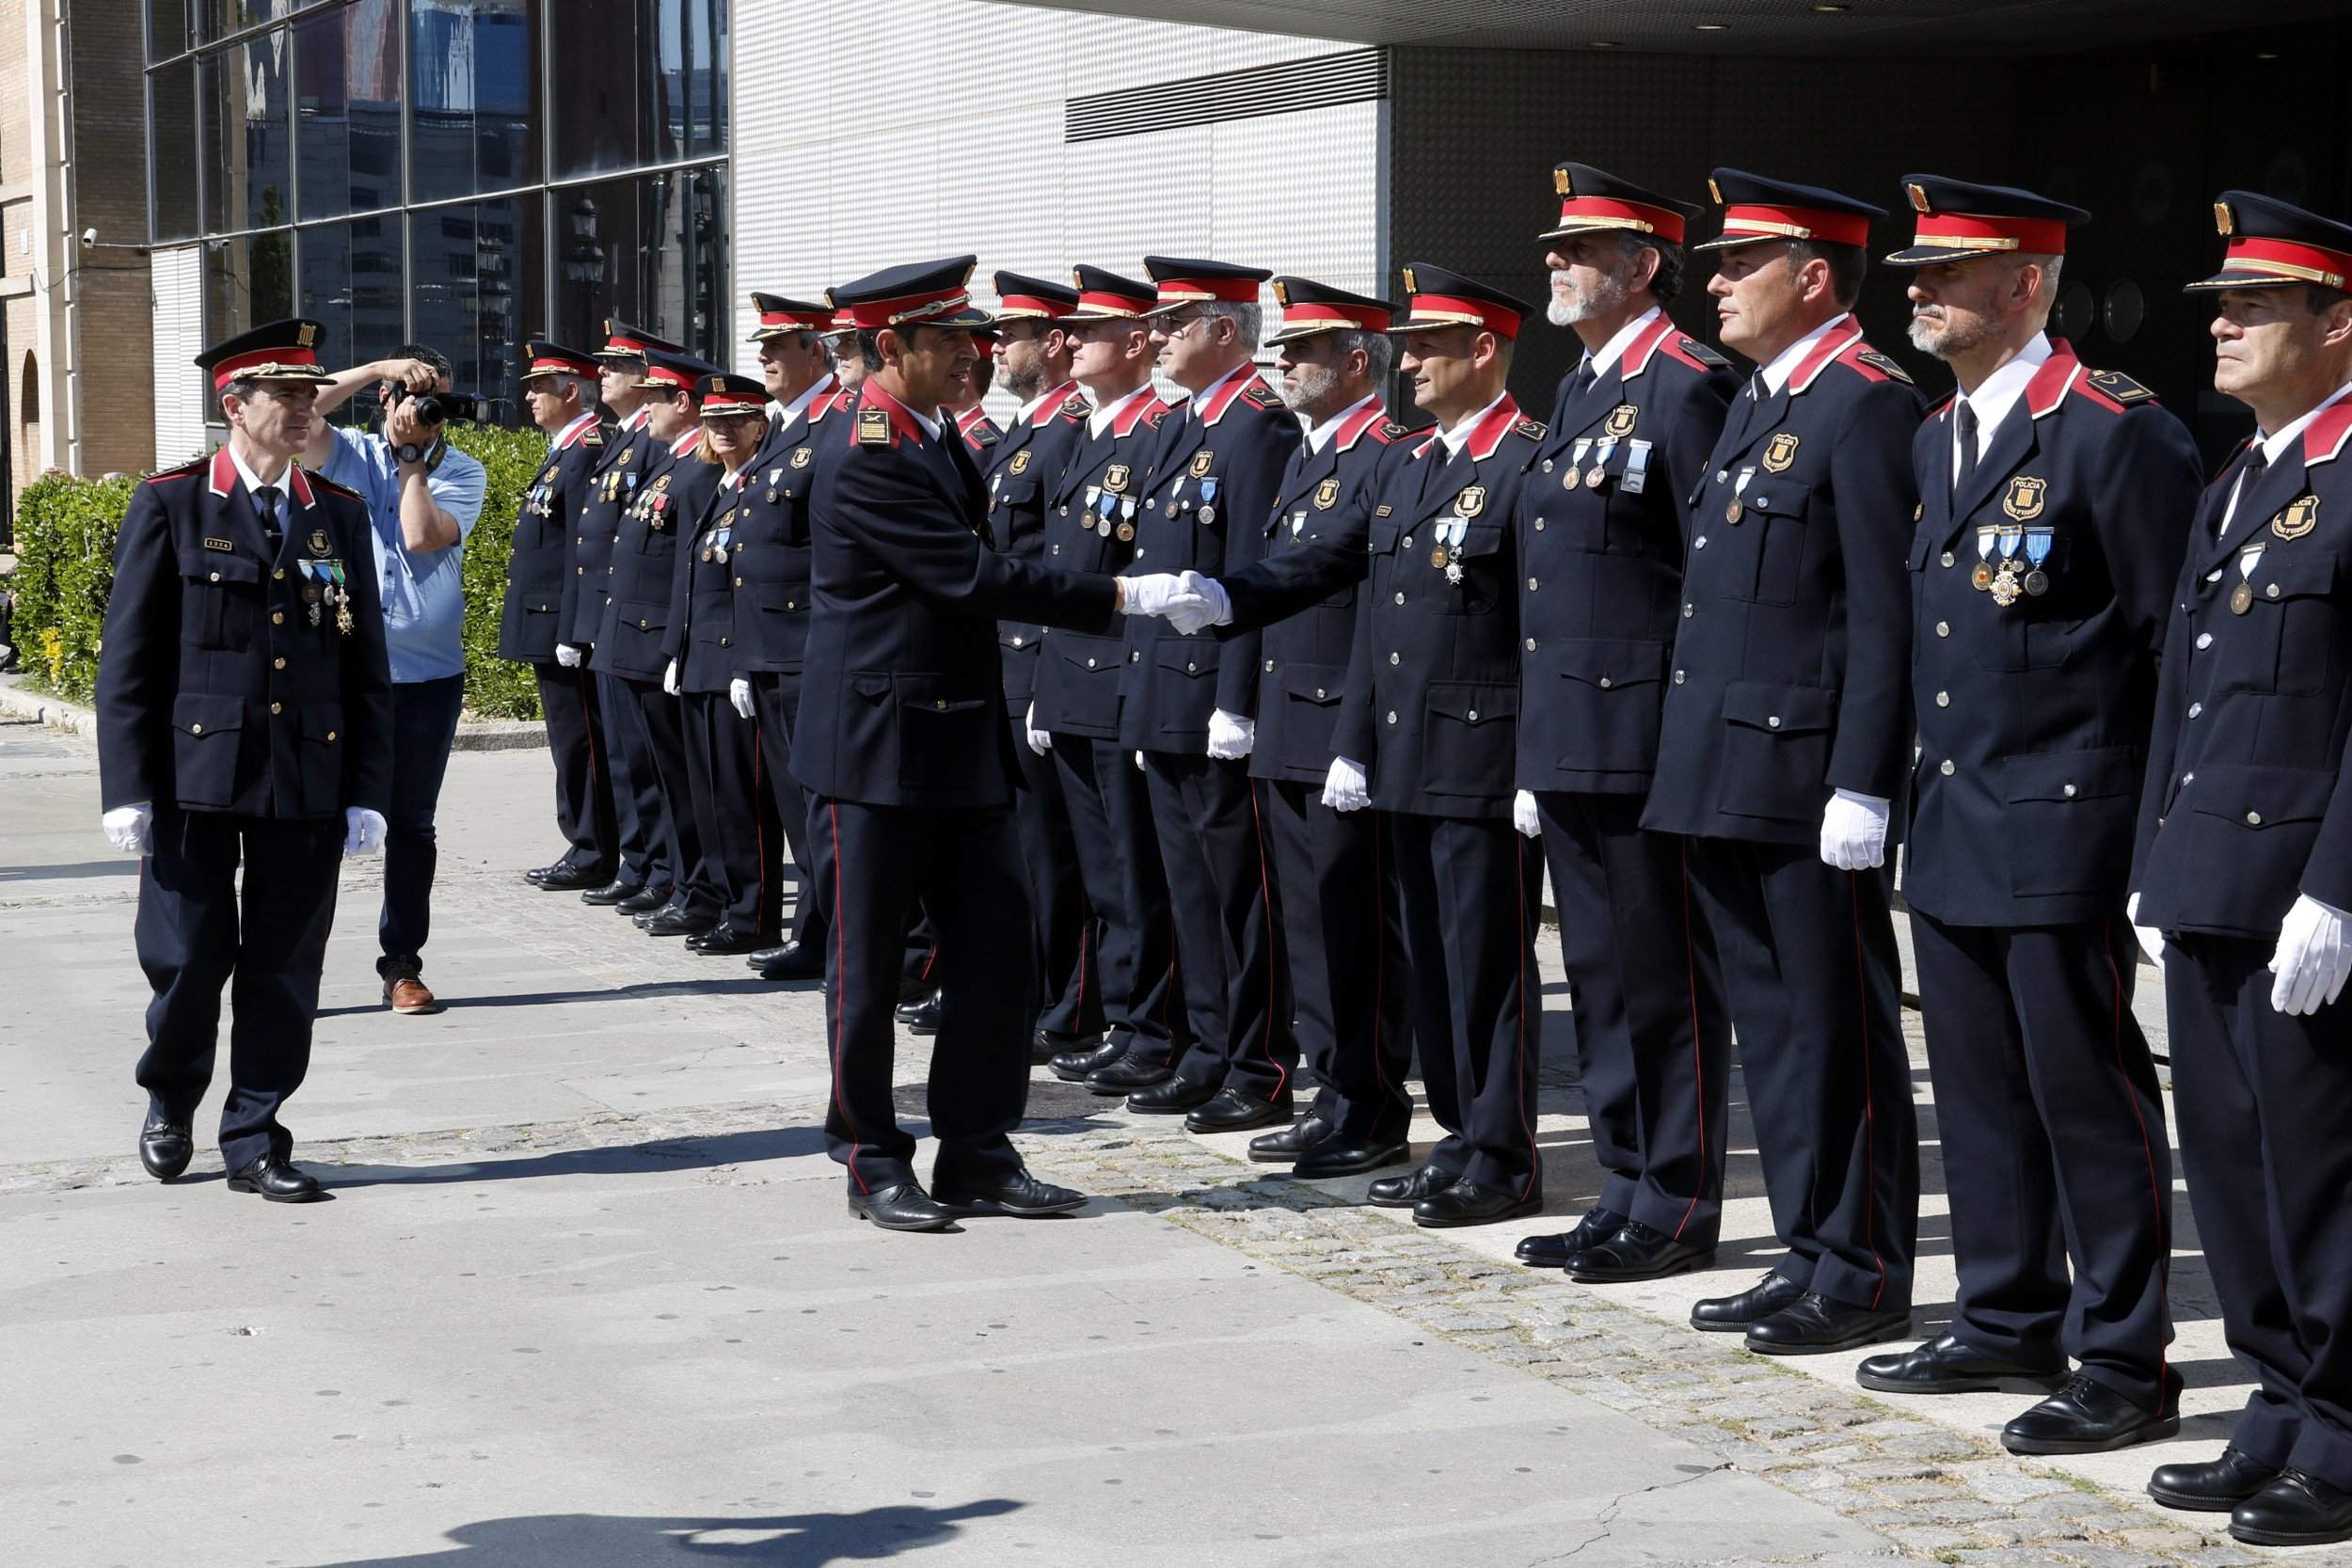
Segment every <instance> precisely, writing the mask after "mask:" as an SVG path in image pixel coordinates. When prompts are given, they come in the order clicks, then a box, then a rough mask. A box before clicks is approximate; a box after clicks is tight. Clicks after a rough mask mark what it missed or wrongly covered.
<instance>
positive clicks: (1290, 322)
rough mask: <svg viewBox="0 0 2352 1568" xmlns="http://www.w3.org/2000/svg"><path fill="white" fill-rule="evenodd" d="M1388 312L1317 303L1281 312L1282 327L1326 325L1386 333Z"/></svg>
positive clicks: (1297, 306) (1362, 307) (1295, 306)
mask: <svg viewBox="0 0 2352 1568" xmlns="http://www.w3.org/2000/svg"><path fill="white" fill-rule="evenodd" d="M1389 319H1390V318H1389V312H1388V311H1386V310H1383V309H1378V308H1377V307H1375V306H1370V305H1331V304H1326V303H1323V302H1320V301H1318V302H1317V303H1315V304H1313V305H1293V306H1290V307H1289V308H1287V309H1284V310H1283V312H1282V325H1283V326H1284V327H1285V328H1289V327H1295V326H1315V325H1322V324H1325V323H1328V324H1330V325H1335V326H1356V327H1361V328H1362V329H1363V330H1365V331H1366V332H1386V331H1387V330H1388V329H1389Z"/></svg>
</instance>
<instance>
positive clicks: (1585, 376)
mask: <svg viewBox="0 0 2352 1568" xmlns="http://www.w3.org/2000/svg"><path fill="white" fill-rule="evenodd" d="M1597 379H1598V378H1597V377H1596V376H1595V375H1594V374H1593V356H1591V355H1589V354H1587V355H1586V356H1584V358H1583V360H1582V361H1581V363H1580V364H1578V366H1577V367H1576V370H1575V372H1573V373H1572V374H1570V375H1569V377H1568V396H1567V401H1566V403H1565V404H1562V406H1564V407H1573V406H1574V405H1575V404H1576V400H1577V399H1579V398H1581V397H1582V396H1583V395H1584V394H1585V393H1586V392H1589V391H1591V390H1592V389H1593V383H1594V381H1596V380H1597Z"/></svg>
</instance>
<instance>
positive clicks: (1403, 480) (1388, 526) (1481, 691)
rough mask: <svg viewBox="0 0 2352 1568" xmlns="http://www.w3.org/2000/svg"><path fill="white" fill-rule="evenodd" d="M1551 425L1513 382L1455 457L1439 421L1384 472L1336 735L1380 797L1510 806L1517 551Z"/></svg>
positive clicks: (1382, 804) (1490, 813) (1462, 811)
mask: <svg viewBox="0 0 2352 1568" xmlns="http://www.w3.org/2000/svg"><path fill="white" fill-rule="evenodd" d="M1543 438H1544V427H1543V426H1542V425H1541V424H1539V423H1538V422H1536V421H1535V420H1530V419H1526V418H1523V417H1521V415H1520V413H1519V409H1518V404H1516V403H1514V402H1512V401H1511V399H1510V397H1509V396H1508V395H1507V394H1506V395H1505V396H1504V397H1503V399H1502V402H1500V403H1498V404H1495V406H1494V407H1492V408H1490V409H1488V410H1487V411H1486V413H1484V414H1482V415H1480V416H1479V417H1478V418H1477V419H1476V420H1474V421H1473V422H1472V425H1471V429H1470V436H1469V439H1468V440H1466V441H1465V442H1464V443H1463V445H1462V450H1461V451H1458V452H1455V453H1454V454H1453V455H1452V456H1451V457H1449V456H1448V455H1447V451H1446V447H1445V443H1444V442H1443V440H1442V439H1440V438H1439V437H1438V435H1437V434H1436V433H1434V432H1433V433H1431V434H1430V435H1429V436H1428V437H1427V438H1426V439H1425V440H1424V441H1423V442H1422V445H1421V446H1420V447H1419V448H1418V449H1417V451H1416V454H1415V455H1414V457H1413V458H1412V460H1411V461H1409V462H1399V463H1397V464H1395V465H1394V466H1393V467H1389V468H1387V469H1386V470H1384V482H1383V483H1382V484H1381V487H1380V499H1379V500H1378V501H1377V502H1375V504H1374V506H1373V513H1372V524H1371V531H1370V537H1369V539H1368V540H1367V546H1366V551H1367V553H1368V554H1369V555H1370V557H1371V560H1372V570H1371V573H1370V577H1369V580H1368V582H1367V584H1366V587H1367V588H1368V589H1369V592H1368V593H1367V594H1365V596H1364V597H1363V598H1362V600H1361V601H1360V603H1359V608H1358V611H1357V616H1356V641H1355V646H1354V648H1353V649H1352V651H1351V652H1350V655H1349V658H1348V667H1347V694H1346V696H1345V697H1344V698H1343V700H1342V703H1341V709H1340V716H1339V720H1338V722H1337V723H1336V725H1335V726H1334V728H1333V733H1332V736H1331V746H1332V750H1333V752H1335V753H1336V754H1337V755H1340V756H1343V757H1347V758H1349V759H1351V760H1353V761H1355V762H1358V763H1360V764H1362V765H1363V767H1364V768H1365V769H1366V770H1367V771H1368V772H1369V773H1370V774H1371V778H1372V789H1371V794H1372V803H1373V805H1374V806H1375V807H1376V808H1378V809H1379V810H1381V811H1404V812H1413V813H1416V814H1418V815H1421V816H1458V817H1502V818H1506V819H1507V818H1508V817H1509V816H1510V815H1511V789H1512V784H1511V777H1512V772H1513V768H1514V767H1515V765H1516V759H1517V756H1518V711H1519V615H1518V608H1519V600H1518V577H1519V568H1518V546H1517V544H1516V542H1515V541H1514V540H1513V538H1512V531H1511V523H1510V519H1511V515H1512V509H1513V507H1514V506H1515V505H1516V504H1518V498H1519V489H1520V485H1521V484H1522V483H1539V480H1538V479H1537V478H1536V477H1534V475H1533V469H1534V460H1535V451H1536V448H1537V446H1538V445H1539V444H1540V443H1541V442H1542V440H1543Z"/></svg>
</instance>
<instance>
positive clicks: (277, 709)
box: [269, 703, 285, 714]
mask: <svg viewBox="0 0 2352 1568" xmlns="http://www.w3.org/2000/svg"><path fill="white" fill-rule="evenodd" d="M269 710H270V712H271V713H273V714H278V713H283V712H284V711H285V709H283V708H281V707H279V706H278V705H277V704H276V703H272V704H270V705H269Z"/></svg>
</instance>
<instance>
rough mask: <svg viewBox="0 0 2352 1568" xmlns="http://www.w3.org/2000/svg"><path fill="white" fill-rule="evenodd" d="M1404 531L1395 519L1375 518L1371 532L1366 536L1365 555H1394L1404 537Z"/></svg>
mask: <svg viewBox="0 0 2352 1568" xmlns="http://www.w3.org/2000/svg"><path fill="white" fill-rule="evenodd" d="M1404 533H1405V531H1404V529H1402V528H1401V527H1399V526H1398V524H1397V521H1396V519H1395V518H1394V517H1379V518H1375V519H1374V521H1373V525H1372V531H1371V532H1369V533H1368V534H1366V535H1365V536H1364V553H1365V554H1367V555H1394V554H1395V553H1396V542H1397V540H1398V539H1400V538H1402V537H1403V536H1404Z"/></svg>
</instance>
